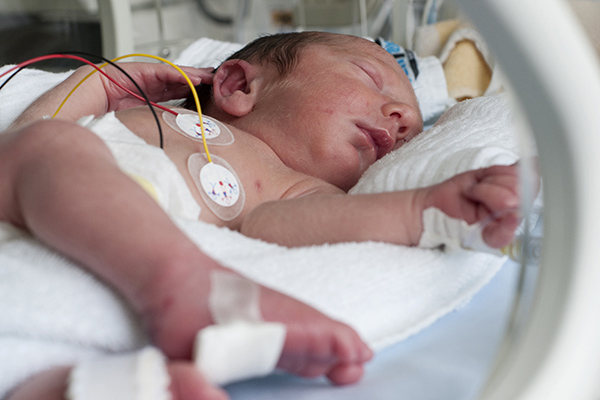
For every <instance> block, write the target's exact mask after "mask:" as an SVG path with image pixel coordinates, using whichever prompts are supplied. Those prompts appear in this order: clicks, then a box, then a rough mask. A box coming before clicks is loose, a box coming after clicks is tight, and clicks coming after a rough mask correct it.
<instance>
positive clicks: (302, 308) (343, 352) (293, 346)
mask: <svg viewBox="0 0 600 400" xmlns="http://www.w3.org/2000/svg"><path fill="white" fill-rule="evenodd" d="M261 311H262V314H263V318H264V319H265V320H266V321H272V322H281V323H283V324H284V325H285V326H286V328H287V334H286V338H285V344H284V347H283V351H282V354H281V358H280V359H279V362H278V364H277V366H278V367H279V368H281V369H284V370H286V371H288V372H291V373H294V374H297V375H300V376H304V377H316V376H320V375H326V376H327V377H328V378H329V380H330V381H331V382H333V383H334V384H337V385H345V384H349V383H354V382H356V381H358V380H359V379H360V378H361V377H362V375H363V364H364V363H365V362H367V361H368V360H370V359H371V357H372V356H373V352H372V351H371V349H370V348H369V347H368V346H367V345H366V344H365V343H364V342H363V341H362V340H361V338H360V337H359V336H358V334H357V333H356V332H355V331H354V330H353V329H352V328H350V327H349V326H348V325H345V324H342V323H340V322H337V321H334V320H332V319H331V318H329V317H327V316H325V315H324V314H322V313H320V312H318V311H317V310H315V309H314V308H312V307H309V306H307V305H305V304H304V303H301V302H299V301H296V300H294V299H292V298H291V297H288V296H285V295H283V294H281V293H279V292H276V291H273V290H270V289H267V288H265V287H261Z"/></svg>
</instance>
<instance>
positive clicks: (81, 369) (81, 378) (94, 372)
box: [67, 346, 171, 400]
mask: <svg viewBox="0 0 600 400" xmlns="http://www.w3.org/2000/svg"><path fill="white" fill-rule="evenodd" d="M169 383H170V377H169V373H168V372H167V368H166V362H165V357H164V356H163V355H162V353H161V352H160V351H159V350H157V349H156V348H154V347H150V346H148V347H145V348H143V349H142V350H139V351H137V352H135V353H130V354H122V355H114V356H104V357H97V358H93V359H90V360H86V361H83V362H81V363H79V364H78V365H77V366H75V367H74V368H73V370H72V371H71V374H70V377H69V387H68V388H67V399H69V400H106V399H110V400H169V399H170V398H171V394H170V392H169V390H168V388H169Z"/></svg>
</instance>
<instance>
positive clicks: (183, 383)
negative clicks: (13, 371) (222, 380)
mask: <svg viewBox="0 0 600 400" xmlns="http://www.w3.org/2000/svg"><path fill="white" fill-rule="evenodd" d="M167 369H168V371H169V375H170V376H171V384H170V386H169V390H170V392H171V396H172V400H226V399H228V398H229V397H228V396H227V394H226V393H225V392H224V391H222V390H221V389H219V388H217V387H215V386H212V385H211V384H209V383H208V382H207V381H206V380H205V379H204V378H203V377H202V376H201V375H200V373H199V372H198V370H197V369H196V367H195V366H194V365H193V364H191V363H189V362H171V363H169V364H168V366H167ZM70 372H71V367H57V368H53V369H49V370H47V371H44V372H41V373H39V374H37V375H35V376H34V377H32V378H31V379H29V380H27V381H26V382H25V383H23V384H22V385H20V386H19V387H18V388H17V389H15V390H14V392H13V393H12V394H11V395H10V396H9V397H8V398H7V400H66V399H67V398H66V391H67V387H68V379H69V374H70ZM75 400H78V399H75Z"/></svg>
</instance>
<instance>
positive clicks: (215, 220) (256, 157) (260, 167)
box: [116, 108, 329, 230]
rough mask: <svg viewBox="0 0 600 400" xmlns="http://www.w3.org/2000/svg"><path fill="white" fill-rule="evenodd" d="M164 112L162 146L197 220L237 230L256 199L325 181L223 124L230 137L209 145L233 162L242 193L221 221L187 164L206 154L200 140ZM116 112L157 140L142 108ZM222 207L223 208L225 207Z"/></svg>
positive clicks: (291, 194) (295, 193)
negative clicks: (196, 209)
mask: <svg viewBox="0 0 600 400" xmlns="http://www.w3.org/2000/svg"><path fill="white" fill-rule="evenodd" d="M178 111H181V110H178ZM163 112H165V111H161V110H157V115H158V119H159V122H160V124H161V127H162V132H163V149H164V151H165V153H166V154H167V156H168V157H169V158H170V159H171V160H172V161H173V162H174V163H175V165H176V166H177V169H178V170H179V172H180V173H181V175H182V176H183V178H184V180H185V182H186V183H187V186H188V187H189V189H190V191H191V193H192V195H193V196H194V198H195V199H196V201H197V202H198V204H199V205H200V207H201V210H202V211H201V213H200V220H202V221H205V222H208V223H212V224H216V225H219V226H227V227H229V228H231V229H236V230H238V229H239V228H240V226H241V223H242V221H243V218H244V217H245V216H246V215H247V214H248V212H250V211H251V210H252V209H254V208H255V207H256V206H258V205H259V204H261V203H264V202H267V201H272V200H280V199H283V198H293V197H297V196H300V195H303V194H306V193H309V192H311V191H314V190H316V189H317V188H319V187H323V186H329V185H328V184H326V183H325V182H323V181H321V180H318V179H316V178H312V177H309V176H307V175H305V174H301V173H299V172H296V171H294V170H292V169H290V168H288V167H287V166H286V165H285V164H284V163H283V162H282V161H281V160H280V159H279V157H278V156H277V155H276V154H275V152H273V150H272V149H271V148H270V147H269V146H268V145H267V144H266V143H264V142H263V141H261V140H259V139H257V138H255V137H254V136H252V135H250V134H248V133H247V132H244V131H241V130H239V129H236V128H234V127H232V126H229V125H228V126H227V127H228V128H229V130H230V131H231V133H232V135H233V143H230V144H227V145H215V144H213V145H211V144H210V142H209V145H208V150H209V153H210V155H211V157H212V158H213V159H217V158H219V159H223V160H225V161H226V162H227V163H228V164H229V165H230V166H231V167H232V168H233V170H234V171H235V173H236V174H237V176H238V177H239V179H240V184H241V186H242V188H243V190H244V193H245V200H244V204H243V208H242V210H241V212H240V214H239V215H238V216H237V217H236V218H234V219H233V220H230V221H226V220H224V219H223V218H222V217H221V216H219V212H213V211H212V210H211V208H210V207H208V206H207V204H206V201H205V200H204V198H203V197H202V196H201V195H200V190H199V188H198V187H197V184H196V183H195V181H194V179H193V178H192V175H191V172H190V170H189V168H188V159H189V158H190V156H192V155H194V154H198V153H199V154H201V155H204V154H206V152H205V150H204V146H203V144H202V142H201V141H198V140H194V139H192V138H190V137H186V136H185V135H184V134H183V133H180V132H177V131H176V130H175V129H173V128H172V127H171V126H170V124H168V123H166V122H165V120H164V118H162V116H161V114H162V113H163ZM116 115H117V117H118V118H119V120H120V121H121V122H122V123H123V124H124V125H125V126H127V127H128V128H129V129H130V130H131V131H132V132H133V133H135V134H136V135H137V136H139V137H140V138H142V139H143V140H144V141H145V142H146V143H148V144H150V145H153V146H159V134H158V128H157V126H156V121H155V120H154V118H153V117H152V114H151V113H150V111H149V110H148V109H147V108H134V109H129V110H124V111H120V112H118V113H117V114H116ZM193 173H195V172H193ZM208 201H210V200H208ZM223 210H225V209H223ZM225 212H226V213H227V212H228V210H225Z"/></svg>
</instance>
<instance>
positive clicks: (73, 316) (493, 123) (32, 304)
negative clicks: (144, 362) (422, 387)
mask: <svg viewBox="0 0 600 400" xmlns="http://www.w3.org/2000/svg"><path fill="white" fill-rule="evenodd" d="M482 121H483V122H482ZM513 135H514V129H513V127H512V123H511V119H510V117H509V112H508V107H507V104H506V101H505V100H504V98H503V97H501V96H495V97H491V98H482V99H476V100H472V101H469V102H465V103H461V104H459V105H457V106H455V107H454V108H453V109H452V110H451V111H450V112H449V113H448V114H447V115H446V116H445V117H444V118H443V119H441V120H440V121H439V122H438V124H437V125H436V126H434V127H433V128H432V129H431V130H429V131H427V132H425V133H423V134H421V135H419V136H417V138H415V139H414V140H413V141H411V142H410V143H409V144H407V145H406V146H403V147H402V148H401V149H399V150H398V151H396V152H394V153H393V154H391V155H389V156H387V157H385V158H384V159H382V160H381V161H380V162H378V163H376V164H375V165H374V166H373V167H372V168H371V169H369V171H367V173H366V174H365V175H364V177H363V178H362V179H361V181H360V182H359V184H358V185H357V187H356V189H355V190H353V192H355V193H358V192H368V191H381V190H392V189H402V188H408V187H414V186H420V185H427V184H431V183H435V182H437V181H439V180H441V179H443V178H444V177H446V176H451V175H453V174H455V173H458V172H460V171H462V170H464V169H468V168H471V167H474V168H477V167H480V166H483V165H486V164H490V163H492V162H498V161H504V162H505V163H509V162H512V161H514V160H515V159H516V157H515V155H514V150H515V148H516V144H515V139H514V136H513ZM486 145H489V146H493V149H492V150H487V149H486V148H485V146H486ZM393 160H395V162H393ZM176 222H177V223H178V225H179V226H180V227H181V228H182V230H183V231H184V232H186V233H187V234H188V235H189V236H190V237H191V238H192V239H193V240H194V241H195V242H197V243H198V245H199V246H200V247H201V248H202V249H203V250H204V251H205V252H206V253H208V254H209V255H211V256H212V257H214V258H215V259H217V260H219V261H221V262H222V263H223V264H225V265H227V266H229V267H231V268H232V269H234V270H237V271H239V272H241V273H242V274H244V275H246V276H248V277H250V278H252V279H254V280H256V281H258V282H259V283H262V284H264V285H266V286H269V287H272V288H274V289H277V290H280V291H282V292H284V293H287V294H289V295H291V296H293V297H296V298H298V299H300V300H303V301H305V302H306V303H308V304H310V305H312V306H314V307H316V308H317V309H319V310H321V311H322V312H324V313H325V314H327V315H330V316H331V317H333V318H336V319H339V320H342V321H344V322H347V323H348V324H350V325H351V326H353V327H354V328H355V329H356V330H357V331H358V332H359V334H360V335H361V336H362V337H363V338H364V339H365V340H366V341H367V342H368V343H369V344H370V345H371V346H372V347H373V348H374V349H376V350H378V349H382V348H384V347H386V346H388V345H391V344H393V343H396V342H398V341H399V340H402V339H404V338H406V337H408V336H409V335H412V334H414V333H416V332H419V331H420V330H421V329H423V328H425V327H426V326H428V325H430V324H431V323H433V322H434V321H435V320H437V319H438V318H440V317H441V316H443V315H445V314H446V313H448V312H450V311H452V310H454V309H456V308H458V307H460V306H461V305H463V304H464V303H465V302H467V301H469V299H470V298H471V297H472V296H473V295H474V294H475V293H476V292H477V291H478V290H479V289H480V288H481V287H482V286H483V285H485V284H486V283H487V282H488V281H489V280H490V279H491V278H492V276H493V275H494V274H495V273H496V272H497V271H498V269H499V268H500V266H501V265H502V263H503V262H504V261H505V260H504V259H503V258H499V257H496V256H491V255H487V254H483V253H474V252H459V253H454V254H450V255H448V254H444V253H441V252H438V251H432V250H425V249H419V248H408V247H403V246H394V245H389V244H384V243H375V242H365V243H344V244H338V245H323V246H313V247H303V248H295V249H288V248H285V247H281V246H277V245H273V244H268V243H264V242H261V241H258V240H254V239H250V238H247V237H245V236H242V235H241V234H239V233H236V232H232V231H230V230H227V229H224V228H218V227H215V226H212V225H208V224H204V223H201V222H198V221H191V220H185V219H176ZM0 316H2V317H1V318H0V359H2V360H10V361H8V362H6V361H5V362H3V365H2V366H1V367H0V368H1V369H2V371H0V396H1V395H2V394H4V393H5V392H6V390H8V389H9V388H10V387H12V386H13V385H14V384H16V383H17V382H19V381H21V380H22V379H24V378H25V377H26V376H28V375H30V374H32V373H35V372H36V371H39V370H41V369H43V368H46V367H48V366H51V365H56V364H57V363H59V364H60V363H62V362H73V361H75V360H78V359H80V358H82V357H86V356H88V355H89V354H92V353H97V352H120V351H125V350H129V349H134V348H139V347H141V346H142V345H144V344H145V343H146V340H147V339H146V337H145V335H144V334H143V332H142V331H141V330H140V325H139V322H138V321H137V320H136V318H135V317H134V316H133V315H132V313H131V312H130V311H129V309H128V308H127V306H126V305H125V304H124V303H123V302H122V301H121V299H120V297H119V296H118V295H116V294H115V293H114V292H113V291H111V290H110V289H108V288H107V287H106V286H105V285H104V284H103V283H102V282H101V281H99V280H97V279H95V278H94V277H93V276H91V275H89V274H88V273H86V272H85V271H83V270H82V269H80V268H78V267H77V266H76V265H74V264H72V263H71V262H70V261H69V260H67V259H66V258H64V257H61V256H60V255H57V254H55V253H54V252H52V251H50V250H49V249H47V248H45V247H44V246H43V245H42V244H40V243H38V242H37V241H35V240H34V239H31V238H29V237H27V236H19V235H10V236H9V237H8V239H7V240H6V241H4V242H3V243H0ZM29 343H32V344H34V346H29ZM58 343H59V344H60V346H57V344H58ZM57 348H58V349H59V350H60V351H59V350H57ZM45 349H46V350H45ZM45 352H46V353H45ZM12 364H15V365H12Z"/></svg>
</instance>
